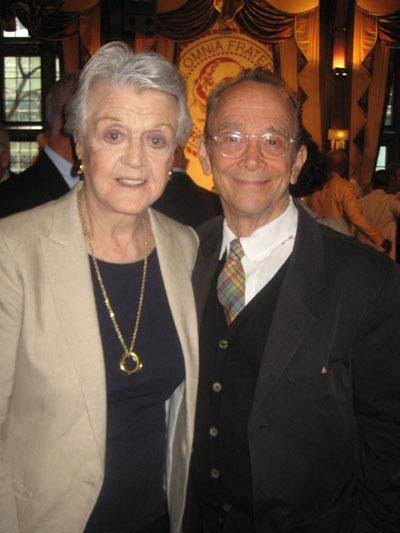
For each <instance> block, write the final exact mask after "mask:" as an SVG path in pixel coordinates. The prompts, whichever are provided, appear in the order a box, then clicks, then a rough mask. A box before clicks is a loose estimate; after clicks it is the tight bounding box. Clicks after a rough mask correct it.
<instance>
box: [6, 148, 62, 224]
mask: <svg viewBox="0 0 400 533" xmlns="http://www.w3.org/2000/svg"><path fill="white" fill-rule="evenodd" d="M68 191H69V187H68V185H67V183H66V182H65V180H64V178H63V177H62V175H61V174H60V172H59V171H58V169H57V167H56V166H55V165H54V164H53V163H52V162H51V160H50V159H49V157H48V156H47V155H46V153H45V152H43V151H42V152H40V154H39V157H38V159H37V161H36V162H35V163H34V164H33V165H32V166H30V167H28V168H27V169H26V170H24V172H21V174H18V175H16V176H13V177H11V178H9V179H8V180H7V181H5V182H4V183H2V184H1V185H0V218H2V217H5V216H8V215H11V214H13V213H17V212H19V211H25V210H26V209H30V208H31V207H35V206H37V205H40V204H44V203H46V202H49V201H50V200H55V199H56V198H59V197H60V196H62V195H64V194H66V193H67V192H68Z"/></svg>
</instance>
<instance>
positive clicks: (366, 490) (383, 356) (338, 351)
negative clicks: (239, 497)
mask: <svg viewBox="0 0 400 533" xmlns="http://www.w3.org/2000/svg"><path fill="white" fill-rule="evenodd" d="M298 209H299V225H298V232H297V236H296V241H295V245H294V249H293V253H292V256H291V259H290V263H289V266H288V271H287V275H286V278H285V280H284V282H283V286H282V290H281V293H280V296H279V299H278V303H277V307H276V311H275V315H274V318H273V322H272V325H271V329H270V333H269V337H268V340H267V343H266V346H265V352H264V357H263V360H262V362H261V365H260V372H259V376H258V380H257V385H256V391H255V396H254V401H253V407H252V411H251V415H250V419H249V422H248V427H247V435H248V442H249V450H250V456H251V468H252V478H253V493H254V494H253V496H254V516H255V523H256V530H257V533H277V532H289V531H290V532H296V533H339V532H340V533H345V532H346V533H347V532H350V531H351V532H352V533H354V532H357V533H368V532H378V531H379V532H395V531H396V532H398V531H400V268H399V265H397V264H395V263H394V262H392V261H390V260H389V259H387V258H386V257H384V256H382V255H380V254H378V252H376V251H375V250H372V249H370V248H368V249H367V247H365V246H363V245H360V244H359V243H357V242H355V240H354V239H352V238H351V237H346V236H343V235H340V234H339V233H336V232H335V231H332V230H330V229H329V228H326V227H324V226H322V225H319V224H317V223H316V222H314V221H313V220H312V219H311V218H310V217H309V215H307V214H306V213H305V212H304V210H303V209H301V208H300V207H298ZM198 232H199V235H200V239H201V243H200V249H199V255H198V259H197V263H196V266H195V270H194V274H193V282H194V289H195V295H196V299H197V306H198V315H199V320H201V316H202V313H203V309H204V305H205V301H206V298H207V293H208V291H209V287H210V283H211V281H212V278H213V275H214V273H215V270H216V268H217V263H218V255H219V252H220V246H221V237H222V217H219V218H217V219H215V220H212V221H209V222H207V223H205V224H204V225H203V226H202V227H201V228H199V230H198ZM193 531H195V530H194V529H193Z"/></svg>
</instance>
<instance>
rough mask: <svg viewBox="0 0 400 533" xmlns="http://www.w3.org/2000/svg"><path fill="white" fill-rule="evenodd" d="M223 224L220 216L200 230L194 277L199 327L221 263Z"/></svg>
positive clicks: (203, 225)
mask: <svg viewBox="0 0 400 533" xmlns="http://www.w3.org/2000/svg"><path fill="white" fill-rule="evenodd" d="M222 222H223V217H222V216H219V217H217V218H215V219H212V220H211V221H209V222H206V223H204V224H202V226H201V227H200V230H199V236H200V247H199V252H198V255H197V260H196V266H195V269H194V272H193V277H192V281H193V288H194V295H195V300H196V309H197V318H198V322H199V325H200V324H201V319H202V316H203V312H204V307H205V305H206V301H207V297H208V293H209V291H210V287H211V283H212V280H213V278H214V276H215V272H216V270H217V266H218V262H219V253H220V251H221V242H222Z"/></svg>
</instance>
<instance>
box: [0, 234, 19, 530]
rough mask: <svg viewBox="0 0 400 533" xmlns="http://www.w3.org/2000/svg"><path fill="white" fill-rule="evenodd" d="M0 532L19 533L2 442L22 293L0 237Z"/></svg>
mask: <svg viewBox="0 0 400 533" xmlns="http://www.w3.org/2000/svg"><path fill="white" fill-rule="evenodd" d="M0 287H1V290H0V531H4V532H6V531H7V533H17V532H18V531H19V527H18V520H17V510H16V501H15V496H14V487H13V481H12V474H11V468H10V465H9V464H8V462H7V458H6V457H5V454H4V440H5V431H6V425H7V415H8V411H9V403H10V398H11V394H12V391H13V385H14V372H15V364H16V357H17V346H18V339H19V332H20V324H21V310H22V291H21V287H20V283H19V281H18V276H17V275H16V272H15V269H14V265H13V259H12V257H11V254H10V253H9V250H8V249H7V246H6V245H5V243H4V240H3V239H1V237H0Z"/></svg>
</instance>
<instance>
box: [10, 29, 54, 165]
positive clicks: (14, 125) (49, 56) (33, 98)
mask: <svg viewBox="0 0 400 533" xmlns="http://www.w3.org/2000/svg"><path fill="white" fill-rule="evenodd" d="M60 70H61V68H60V60H59V53H58V44H57V43H52V42H51V43H49V42H47V43H44V44H43V43H39V42H36V41H34V40H33V39H31V38H30V36H29V32H28V30H27V29H26V28H25V27H24V26H23V25H22V24H21V22H20V21H19V20H18V19H15V31H3V32H2V34H1V35H0V85H1V98H0V121H1V122H2V123H3V124H4V125H5V127H6V128H7V130H8V132H9V135H10V149H11V170H12V171H13V172H21V171H22V170H24V169H25V168H26V167H28V166H29V165H31V164H32V162H33V160H34V159H35V157H36V155H37V153H38V143H37V142H36V137H37V135H38V134H39V133H40V132H41V131H42V127H43V122H44V120H43V119H44V99H45V95H46V93H47V90H48V89H49V87H50V86H51V85H52V84H53V83H54V82H55V81H56V80H57V79H59V77H60Z"/></svg>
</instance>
